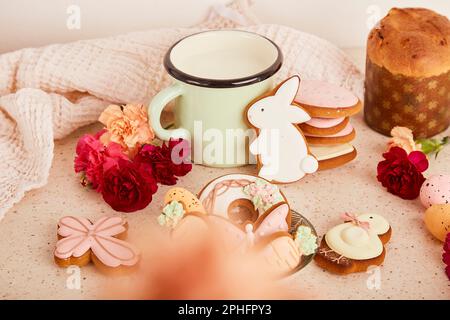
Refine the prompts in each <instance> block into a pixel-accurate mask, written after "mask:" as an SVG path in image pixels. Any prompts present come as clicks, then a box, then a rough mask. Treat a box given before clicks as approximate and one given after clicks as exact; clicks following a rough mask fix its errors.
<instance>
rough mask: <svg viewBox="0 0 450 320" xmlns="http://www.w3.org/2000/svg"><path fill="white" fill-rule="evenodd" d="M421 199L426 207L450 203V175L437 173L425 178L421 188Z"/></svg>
mask: <svg viewBox="0 0 450 320" xmlns="http://www.w3.org/2000/svg"><path fill="white" fill-rule="evenodd" d="M420 201H421V202H422V204H423V205H424V207H425V208H428V207H431V206H432V205H433V204H449V203H450V175H448V174H437V175H434V176H431V177H429V178H428V179H427V180H425V182H424V183H423V185H422V188H421V189H420Z"/></svg>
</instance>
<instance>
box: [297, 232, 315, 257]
mask: <svg viewBox="0 0 450 320" xmlns="http://www.w3.org/2000/svg"><path fill="white" fill-rule="evenodd" d="M294 238H295V243H296V244H297V246H298V248H299V249H300V251H301V252H302V254H304V255H306V256H309V255H310V254H313V253H314V252H316V250H317V247H318V245H317V237H316V236H315V235H314V234H313V233H312V230H311V228H309V227H307V226H299V227H298V228H297V231H296V232H295V237H294Z"/></svg>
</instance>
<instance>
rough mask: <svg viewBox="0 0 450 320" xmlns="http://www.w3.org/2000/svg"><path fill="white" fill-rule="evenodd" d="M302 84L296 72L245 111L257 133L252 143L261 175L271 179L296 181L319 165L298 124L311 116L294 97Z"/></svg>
mask: <svg viewBox="0 0 450 320" xmlns="http://www.w3.org/2000/svg"><path fill="white" fill-rule="evenodd" d="M299 85H300V77H298V76H293V77H291V78H289V79H287V80H285V81H284V82H282V83H281V84H279V85H278V86H277V87H276V88H275V89H274V90H273V91H270V92H269V93H267V94H265V95H263V96H262V97H259V98H257V99H256V100H255V101H252V102H251V103H250V104H249V105H248V107H247V109H246V112H245V115H246V119H247V122H248V124H249V126H250V127H252V128H254V129H255V131H256V134H257V137H256V139H255V140H254V141H253V142H252V143H251V144H250V153H251V154H253V155H255V156H256V159H257V161H258V176H260V177H262V178H264V179H266V180H268V181H270V182H272V183H291V182H295V181H298V180H300V179H301V178H303V177H304V176H305V175H306V174H311V173H314V172H316V171H317V169H318V162H317V160H316V159H315V158H314V156H312V155H311V153H310V152H309V149H308V145H307V142H306V140H305V136H304V135H303V132H302V131H301V129H300V128H299V127H298V126H297V125H296V124H299V123H304V122H306V121H309V120H311V117H310V115H309V114H308V113H307V112H306V111H305V110H304V109H303V108H302V107H301V106H299V105H298V104H296V103H294V101H293V100H294V98H295V96H296V94H297V91H298V88H299Z"/></svg>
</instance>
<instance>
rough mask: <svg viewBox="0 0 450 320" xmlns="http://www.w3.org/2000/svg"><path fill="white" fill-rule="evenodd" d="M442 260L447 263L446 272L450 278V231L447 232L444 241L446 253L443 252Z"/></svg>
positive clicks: (449, 278)
mask: <svg viewBox="0 0 450 320" xmlns="http://www.w3.org/2000/svg"><path fill="white" fill-rule="evenodd" d="M442 261H443V262H444V263H445V265H446V267H445V274H446V275H447V277H448V280H450V233H448V234H447V237H446V238H445V243H444V253H443V254H442Z"/></svg>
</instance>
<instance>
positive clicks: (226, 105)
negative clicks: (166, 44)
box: [149, 30, 283, 167]
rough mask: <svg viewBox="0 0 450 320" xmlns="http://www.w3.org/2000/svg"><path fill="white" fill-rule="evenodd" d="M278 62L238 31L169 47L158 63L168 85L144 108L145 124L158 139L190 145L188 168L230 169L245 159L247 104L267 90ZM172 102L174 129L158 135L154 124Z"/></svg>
mask: <svg viewBox="0 0 450 320" xmlns="http://www.w3.org/2000/svg"><path fill="white" fill-rule="evenodd" d="M282 61H283V56H282V53H281V50H280V49H279V47H278V46H277V45H276V44H275V43H274V42H272V41H271V40H269V39H267V38H265V37H263V36H260V35H258V34H255V33H251V32H246V31H238V30H214V31H205V32H201V33H196V34H193V35H190V36H188V37H186V38H183V39H181V40H180V41H178V42H177V43H175V44H174V45H173V46H172V47H171V48H170V49H169V51H168V52H167V53H166V56H165V58H164V67H165V69H166V70H167V72H168V73H169V75H170V76H171V78H172V79H173V84H172V85H171V86H170V87H168V88H166V89H164V90H162V91H161V92H159V93H158V94H157V95H156V96H155V97H154V98H153V100H152V101H151V103H150V105H149V115H150V124H151V126H152V127H153V129H154V131H155V133H156V135H157V136H158V138H160V139H162V140H169V139H170V138H184V139H188V140H190V141H191V147H192V160H193V162H194V163H197V164H203V165H207V166H213V167H235V166H241V165H245V164H248V163H249V162H251V159H250V157H249V156H248V155H247V150H248V143H249V139H251V138H252V137H251V135H252V134H254V132H253V131H252V130H251V129H249V127H248V126H247V123H246V121H245V118H244V111H245V108H246V106H247V104H248V103H250V102H251V101H252V100H253V99H255V98H256V97H258V96H260V95H261V94H263V93H265V92H267V91H268V90H271V89H272V88H273V85H274V84H273V75H274V74H275V73H276V72H277V71H278V70H279V69H280V67H281V64H282ZM172 100H174V102H175V108H174V116H175V124H174V127H175V128H173V129H164V128H163V127H162V126H161V122H160V118H161V112H162V110H163V109H164V107H165V106H166V105H167V104H168V103H169V102H170V101H172Z"/></svg>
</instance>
